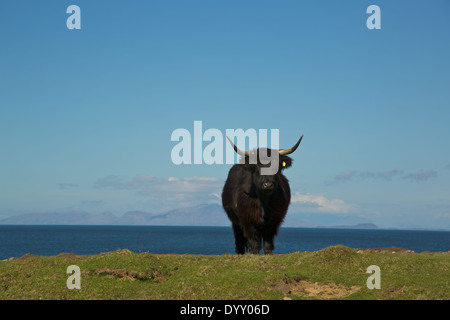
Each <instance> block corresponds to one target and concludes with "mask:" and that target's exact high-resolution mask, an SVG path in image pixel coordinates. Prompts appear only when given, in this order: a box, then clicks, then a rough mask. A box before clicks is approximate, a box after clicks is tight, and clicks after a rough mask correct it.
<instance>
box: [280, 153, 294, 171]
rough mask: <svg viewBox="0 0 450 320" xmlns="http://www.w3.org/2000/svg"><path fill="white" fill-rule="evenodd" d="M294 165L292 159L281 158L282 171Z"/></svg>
mask: <svg viewBox="0 0 450 320" xmlns="http://www.w3.org/2000/svg"><path fill="white" fill-rule="evenodd" d="M291 165H292V159H291V158H289V157H287V156H281V157H280V168H281V170H283V169H286V168H289V167H290V166H291Z"/></svg>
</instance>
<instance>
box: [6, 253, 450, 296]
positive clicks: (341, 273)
mask: <svg viewBox="0 0 450 320" xmlns="http://www.w3.org/2000/svg"><path fill="white" fill-rule="evenodd" d="M393 252H394V253H393ZM70 265H77V266H79V267H80V269H81V289H80V290H77V289H73V290H69V289H68V288H67V285H66V281H67V279H68V277H69V276H70V275H69V274H67V273H66V270H67V267H68V266H70ZM370 265H377V266H379V267H380V270H381V289H373V290H370V289H368V288H367V286H366V282H367V279H368V277H369V276H371V274H368V273H366V270H367V267H368V266H370ZM449 298H450V252H446V253H441V252H438V253H429V252H423V253H412V252H409V251H407V250H399V249H394V248H388V249H384V250H373V249H372V250H355V249H350V248H348V247H344V246H333V247H328V248H325V249H322V250H319V251H315V252H296V253H291V254H283V255H276V254H275V255H270V256H264V255H242V256H237V255H228V254H225V255H220V256H206V255H175V254H174V255H157V254H150V253H139V254H138V253H134V252H131V251H129V250H127V249H121V250H117V251H114V252H106V253H102V254H98V255H92V256H78V255H75V254H60V255H58V256H55V257H41V256H32V255H25V256H23V257H21V258H15V259H10V260H8V261H0V299H2V300H5V299H33V300H34V299H52V300H53V299H67V300H72V299H82V300H84V299H96V300H97V299H101V300H105V299H107V300H111V299H113V300H115V299H125V300H128V299H165V300H181V299H190V300H201V299H213V300H216V299H217V300H219V299H220V300H222V299H223V300H224V299H242V300H255V299H258V300H260V299H262V300H265V299H271V300H272V299H277V300H281V299H292V300H295V299H356V300H360V299H362V300H364V299H383V300H384V299H387V300H391V299H430V300H435V299H443V300H448V299H449Z"/></svg>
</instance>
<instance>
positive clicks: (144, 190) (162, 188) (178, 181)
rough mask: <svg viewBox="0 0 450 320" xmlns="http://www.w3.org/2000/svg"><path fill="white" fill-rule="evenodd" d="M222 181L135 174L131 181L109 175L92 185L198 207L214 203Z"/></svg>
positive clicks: (209, 178)
mask: <svg viewBox="0 0 450 320" xmlns="http://www.w3.org/2000/svg"><path fill="white" fill-rule="evenodd" d="M223 183H224V182H223V181H222V180H221V179H218V178H215V177H197V176H194V177H184V178H178V177H169V178H167V179H164V178H157V177H155V176H153V175H145V174H138V175H136V176H134V177H133V178H131V179H127V178H122V177H118V176H114V175H110V176H107V177H104V178H100V179H98V180H97V181H96V182H95V183H94V188H96V189H113V190H131V191H134V192H135V194H137V195H140V196H145V197H149V198H151V199H152V200H154V201H157V202H177V203H180V204H181V203H183V204H188V203H189V204H191V203H192V204H198V203H207V202H217V199H218V198H219V197H218V195H219V194H220V193H221V190H222V187H223Z"/></svg>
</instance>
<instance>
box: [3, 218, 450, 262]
mask: <svg viewBox="0 0 450 320" xmlns="http://www.w3.org/2000/svg"><path fill="white" fill-rule="evenodd" d="M338 244H341V245H344V246H348V247H351V248H377V247H400V248H405V249H410V250H414V251H415V252H422V251H431V252H433V251H449V250H450V231H412V230H358V229H315V228H281V229H280V232H279V235H278V237H277V238H276V239H275V251H274V253H291V252H295V251H314V250H320V249H323V248H325V247H328V246H332V245H338ZM123 248H127V249H129V250H131V251H134V252H147V251H148V252H150V253H161V254H165V253H179V254H184V253H190V254H206V255H210V254H219V255H220V254H224V253H234V238H233V234H232V231H231V227H171V226H170V227H169V226H167V227H163V226H50V225H48V226H26V225H20V226H17V225H14V226H13V225H10V226H7V225H0V260H3V259H7V258H10V257H21V256H22V255H24V254H26V253H30V254H37V255H43V256H53V255H57V254H59V253H61V252H71V253H76V254H96V253H100V252H105V251H114V250H117V249H123Z"/></svg>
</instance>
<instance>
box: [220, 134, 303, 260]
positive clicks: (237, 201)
mask: <svg viewBox="0 0 450 320" xmlns="http://www.w3.org/2000/svg"><path fill="white" fill-rule="evenodd" d="M302 138H303V136H301V137H300V139H299V140H298V142H297V143H296V144H295V145H294V146H293V147H292V148H291V149H285V150H281V149H280V150H271V149H265V148H260V149H257V150H255V151H252V152H249V151H242V150H240V149H238V148H237V147H236V146H235V145H234V144H233V142H232V141H231V140H230V139H228V140H229V141H230V143H231V145H232V146H233V148H234V150H235V151H236V152H237V153H238V154H239V155H241V156H242V159H241V163H240V164H235V165H234V166H233V167H232V168H231V169H230V172H229V173H228V178H227V181H226V182H225V186H224V187H223V191H222V205H223V208H224V209H225V211H226V213H227V215H228V218H229V219H230V220H231V223H232V227H233V232H234V238H235V244H236V253H237V254H244V253H245V251H246V250H247V251H248V252H250V253H253V254H259V251H260V250H261V240H262V242H263V249H264V254H271V253H272V251H273V249H274V245H273V239H274V237H275V236H276V234H277V232H278V228H279V226H280V225H281V223H282V222H283V220H284V217H285V216H286V212H287V210H288V207H289V203H290V201H291V191H290V188H289V182H288V180H287V179H286V177H285V176H284V175H283V174H282V173H281V171H282V170H284V169H286V168H288V167H290V166H291V164H292V159H291V158H290V157H288V156H287V155H288V154H291V153H293V152H294V151H295V150H296V149H297V147H298V146H299V144H300V142H301V141H302ZM255 152H256V154H255ZM273 152H276V153H278V154H277V155H274V158H275V159H276V156H278V159H277V160H278V166H277V169H278V170H277V171H276V173H275V174H272V175H262V174H261V169H262V168H264V167H269V164H268V161H267V159H273V158H272V157H271V155H272V153H273ZM256 155H257V158H256V159H257V161H251V159H252V158H251V156H256ZM252 163H254V164H252Z"/></svg>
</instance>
